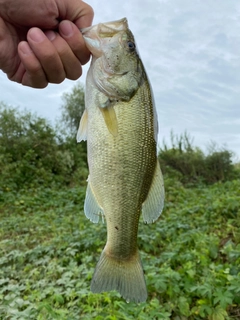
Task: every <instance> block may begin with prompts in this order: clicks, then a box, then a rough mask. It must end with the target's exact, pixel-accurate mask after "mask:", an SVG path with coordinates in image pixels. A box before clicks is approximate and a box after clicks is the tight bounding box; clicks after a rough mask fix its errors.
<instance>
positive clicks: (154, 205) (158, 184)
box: [142, 161, 164, 223]
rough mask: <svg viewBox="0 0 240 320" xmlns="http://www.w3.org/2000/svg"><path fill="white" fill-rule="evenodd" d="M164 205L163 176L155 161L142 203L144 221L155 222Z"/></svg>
mask: <svg viewBox="0 0 240 320" xmlns="http://www.w3.org/2000/svg"><path fill="white" fill-rule="evenodd" d="M163 205H164V184H163V176H162V172H161V169H160V165H159V162H158V161H157V164H156V168H155V173H154V176H153V180H152V184H151V187H150V190H149V192H148V196H147V198H146V200H145V201H144V202H143V204H142V215H143V221H144V222H145V223H153V222H155V221H156V220H157V219H158V218H159V217H160V215H161V213H162V210H163Z"/></svg>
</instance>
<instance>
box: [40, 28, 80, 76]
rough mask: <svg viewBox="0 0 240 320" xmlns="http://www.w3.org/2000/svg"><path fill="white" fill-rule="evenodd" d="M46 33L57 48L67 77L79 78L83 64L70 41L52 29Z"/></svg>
mask: <svg viewBox="0 0 240 320" xmlns="http://www.w3.org/2000/svg"><path fill="white" fill-rule="evenodd" d="M45 35H46V36H47V38H48V39H49V40H50V41H51V42H52V44H53V45H54V47H55V48H56V50H57V53H58V55H59V57H60V59H61V62H62V65H63V67H64V70H65V74H66V78H68V79H71V80H77V79H78V78H79V77H80V76H81V75H82V66H81V64H80V61H79V60H78V58H77V57H76V56H75V54H74V53H73V52H72V50H71V48H70V47H69V45H68V43H67V42H66V41H65V40H64V39H63V38H62V37H61V36H60V35H59V34H57V33H55V32H53V31H51V30H49V31H46V32H45Z"/></svg>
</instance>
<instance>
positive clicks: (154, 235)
mask: <svg viewBox="0 0 240 320" xmlns="http://www.w3.org/2000/svg"><path fill="white" fill-rule="evenodd" d="M165 185H166V204H165V208H164V212H163V214H162V216H161V218H160V219H159V220H158V221H157V222H156V223H155V224H153V225H144V224H143V223H142V221H140V226H139V241H138V242H139V249H140V251H141V256H142V260H143V265H144V270H145V275H146V281H147V287H148V292H149V297H148V300H147V302H146V303H141V304H139V305H135V304H133V303H128V304H127V303H126V302H125V301H124V300H122V299H121V297H120V295H119V294H118V293H116V292H110V293H103V294H92V293H91V292H90V289H89V287H90V281H91V277H92V274H93V271H94V268H95V265H96V263H97V261H98V258H99V256H100V252H101V250H102V248H103V246H104V244H105V241H106V226H105V225H103V224H102V223H99V224H97V225H95V224H92V223H91V222H89V221H88V220H87V218H86V217H85V216H84V213H83V200H84V197H85V188H84V187H74V188H67V187H62V188H57V187H53V188H44V187H39V188H35V189H29V190H21V191H20V192H14V191H11V190H9V189H8V188H6V189H5V190H4V191H2V193H1V194H0V218H1V228H0V319H1V320H10V319H11V320H16V319H34V320H36V319H37V320H43V319H44V320H48V319H51V320H52V319H62V320H63V319H66V320H76V319H97V320H104V319H110V320H119V319H120V320H121V319H140V320H141V319H142V320H143V319H160V320H161V319H162V320H168V319H174V320H185V319H190V320H198V319H209V320H224V319H240V209H239V203H240V192H239V190H240V181H239V180H235V181H231V182H225V183H217V184H214V185H212V186H208V187H206V186H202V185H199V186H197V187H194V188H184V187H183V185H182V184H181V183H180V182H178V181H176V180H174V179H166V181H165Z"/></svg>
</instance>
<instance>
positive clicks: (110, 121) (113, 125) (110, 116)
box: [100, 104, 118, 137]
mask: <svg viewBox="0 0 240 320" xmlns="http://www.w3.org/2000/svg"><path fill="white" fill-rule="evenodd" d="M100 110H101V112H102V115H103V118H104V121H105V123H106V126H107V128H108V131H109V132H110V133H111V134H112V135H113V136H114V137H116V136H117V135H118V123H117V117H116V112H115V110H114V107H113V105H111V104H110V105H109V106H107V107H104V108H100Z"/></svg>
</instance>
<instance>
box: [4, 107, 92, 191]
mask: <svg viewBox="0 0 240 320" xmlns="http://www.w3.org/2000/svg"><path fill="white" fill-rule="evenodd" d="M79 167H81V168H83V171H84V175H85V176H86V168H87V165H86V147H84V146H83V145H77V142H76V140H75V142H74V141H73V138H68V139H66V141H63V140H62V138H60V137H59V136H58V135H57V133H56V131H55V130H54V129H53V128H52V127H51V125H50V124H49V123H48V121H47V120H46V119H43V118H41V117H38V116H36V115H33V114H32V113H30V112H27V111H24V112H20V111H19V110H18V109H16V108H12V107H9V106H6V105H5V104H3V103H2V104H1V105H0V187H2V188H14V189H20V188H22V187H28V186H33V185H34V186H35V185H39V184H46V185H47V184H49V183H52V182H55V183H64V184H69V183H70V182H71V181H72V178H73V176H74V173H75V172H76V171H77V170H78V171H79ZM85 180H86V177H85V178H84V181H85Z"/></svg>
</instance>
